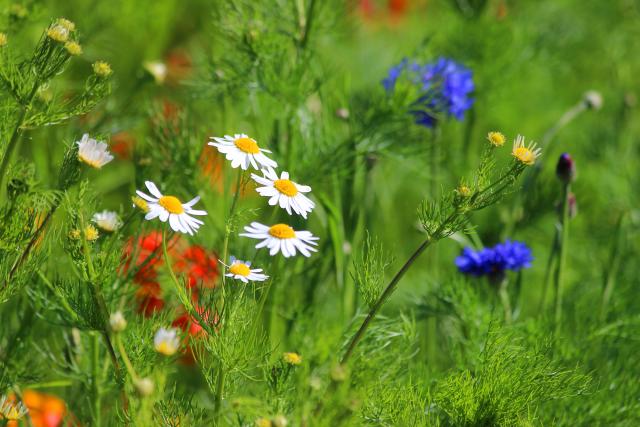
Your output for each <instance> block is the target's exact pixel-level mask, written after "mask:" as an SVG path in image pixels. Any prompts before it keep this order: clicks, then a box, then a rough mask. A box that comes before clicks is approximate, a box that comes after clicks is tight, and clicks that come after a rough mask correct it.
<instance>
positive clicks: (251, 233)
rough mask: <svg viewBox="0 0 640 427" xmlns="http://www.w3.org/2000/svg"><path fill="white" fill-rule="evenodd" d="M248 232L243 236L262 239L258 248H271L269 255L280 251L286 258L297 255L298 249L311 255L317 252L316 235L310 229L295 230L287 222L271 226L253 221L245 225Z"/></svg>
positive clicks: (303, 253)
mask: <svg viewBox="0 0 640 427" xmlns="http://www.w3.org/2000/svg"><path fill="white" fill-rule="evenodd" d="M244 230H245V231H246V233H241V234H240V235H241V236H246V237H251V238H252V239H260V240H262V242H260V243H258V244H257V245H256V249H260V248H264V247H265V246H266V247H267V248H269V255H271V256H274V255H276V254H277V253H278V252H282V255H284V257H285V258H289V257H292V256H295V254H296V251H300V253H302V255H304V256H306V257H309V256H311V252H317V249H316V248H314V247H313V246H316V245H317V243H316V240H318V237H315V236H314V235H313V234H311V233H310V232H309V231H304V230H302V231H295V230H294V229H293V228H291V227H290V226H288V225H287V224H276V225H272V226H271V227H269V226H266V225H264V224H260V223H259V222H252V223H251V225H247V226H245V227H244Z"/></svg>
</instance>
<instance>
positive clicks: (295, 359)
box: [282, 353, 302, 365]
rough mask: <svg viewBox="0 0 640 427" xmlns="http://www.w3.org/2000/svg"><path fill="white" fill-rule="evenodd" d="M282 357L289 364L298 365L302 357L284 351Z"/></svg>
mask: <svg viewBox="0 0 640 427" xmlns="http://www.w3.org/2000/svg"><path fill="white" fill-rule="evenodd" d="M282 358H283V359H284V361H285V362H287V363H289V364H291V365H299V364H301V363H302V357H301V356H300V355H299V354H298V353H284V354H283V355H282Z"/></svg>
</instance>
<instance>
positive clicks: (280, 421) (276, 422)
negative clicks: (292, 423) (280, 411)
mask: <svg viewBox="0 0 640 427" xmlns="http://www.w3.org/2000/svg"><path fill="white" fill-rule="evenodd" d="M287 425H289V421H288V420H287V419H286V418H285V417H284V415H278V416H276V417H275V418H274V419H273V427H287Z"/></svg>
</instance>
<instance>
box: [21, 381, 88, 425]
mask: <svg viewBox="0 0 640 427" xmlns="http://www.w3.org/2000/svg"><path fill="white" fill-rule="evenodd" d="M22 399H23V402H24V404H25V405H26V407H27V408H29V415H28V416H29V418H30V419H31V424H32V425H33V426H34V427H58V426H60V425H62V422H63V420H65V418H67V423H66V425H73V426H76V425H78V423H77V422H75V421H70V420H69V418H70V414H69V413H68V411H67V405H66V404H65V403H64V401H63V400H62V399H60V398H59V397H57V396H54V395H52V394H45V393H40V392H37V391H34V390H26V391H25V392H24V393H23V395H22ZM8 426H11V427H18V423H17V422H16V421H10V422H9V424H8Z"/></svg>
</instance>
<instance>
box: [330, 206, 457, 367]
mask: <svg viewBox="0 0 640 427" xmlns="http://www.w3.org/2000/svg"><path fill="white" fill-rule="evenodd" d="M458 215H460V212H459V211H457V210H455V211H454V212H452V213H451V215H449V216H448V217H447V219H445V220H444V221H443V222H442V223H441V224H440V226H439V227H438V229H437V230H436V231H435V233H433V236H432V237H429V238H427V239H426V240H425V241H424V242H422V244H421V245H420V246H419V247H418V249H416V250H415V252H414V253H413V254H411V256H410V257H409V259H408V260H407V261H406V262H405V263H404V265H403V266H402V267H401V268H400V270H399V271H398V272H397V273H396V275H395V276H393V279H391V281H390V282H389V284H388V285H387V287H386V288H385V289H384V291H383V292H382V294H381V295H380V297H378V300H377V301H376V302H375V304H374V305H373V307H371V310H370V311H369V314H367V317H366V318H365V319H364V321H363V322H362V325H360V328H359V329H358V331H357V332H356V333H355V334H354V335H353V337H352V338H351V341H350V342H349V345H348V346H347V351H346V352H345V353H344V356H342V359H341V360H340V364H342V365H344V364H346V363H347V362H348V360H349V358H350V357H351V355H352V354H353V351H354V350H355V348H356V346H357V345H358V343H359V342H360V340H361V339H362V337H363V336H364V334H365V332H366V331H367V329H368V328H369V326H370V324H371V322H372V321H373V319H374V318H375V317H376V315H377V314H378V311H380V308H382V306H383V305H384V303H385V302H386V301H387V299H389V297H390V296H391V294H393V292H394V291H395V290H396V287H397V286H398V283H399V282H400V279H402V277H403V276H404V275H405V273H406V272H407V271H408V270H409V268H411V266H412V265H413V263H414V262H415V261H416V260H417V259H418V258H419V257H420V255H421V254H422V253H423V252H424V251H425V250H426V249H427V248H428V247H429V246H430V245H431V244H432V243H434V242H437V241H438V240H440V238H441V233H442V232H443V231H444V230H446V228H447V226H448V225H449V224H450V223H451V221H452V220H454V219H455V218H456V217H457V216H458Z"/></svg>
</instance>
